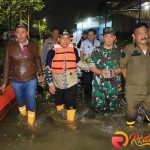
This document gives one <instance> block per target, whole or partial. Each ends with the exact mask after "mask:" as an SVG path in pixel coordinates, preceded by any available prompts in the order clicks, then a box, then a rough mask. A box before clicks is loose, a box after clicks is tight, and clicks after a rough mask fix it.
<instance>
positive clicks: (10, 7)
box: [0, 0, 45, 25]
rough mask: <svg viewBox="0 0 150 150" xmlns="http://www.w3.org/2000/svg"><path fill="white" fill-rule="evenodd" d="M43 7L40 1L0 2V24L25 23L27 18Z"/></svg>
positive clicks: (5, 0)
mask: <svg viewBox="0 0 150 150" xmlns="http://www.w3.org/2000/svg"><path fill="white" fill-rule="evenodd" d="M44 7H45V5H44V2H43V1H42V0H0V24H10V23H11V25H13V24H17V23H19V22H21V23H24V22H27V16H28V14H29V13H30V14H31V13H33V12H35V11H41V10H42V9H43V8H44Z"/></svg>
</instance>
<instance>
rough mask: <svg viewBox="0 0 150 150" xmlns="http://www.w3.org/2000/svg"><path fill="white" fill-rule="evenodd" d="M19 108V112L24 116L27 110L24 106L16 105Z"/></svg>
mask: <svg viewBox="0 0 150 150" xmlns="http://www.w3.org/2000/svg"><path fill="white" fill-rule="evenodd" d="M18 108H19V112H20V114H21V115H22V116H26V115H27V110H26V106H22V107H18Z"/></svg>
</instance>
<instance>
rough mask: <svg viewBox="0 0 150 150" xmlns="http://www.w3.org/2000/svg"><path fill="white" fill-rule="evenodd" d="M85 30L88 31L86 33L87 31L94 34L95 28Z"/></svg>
mask: <svg viewBox="0 0 150 150" xmlns="http://www.w3.org/2000/svg"><path fill="white" fill-rule="evenodd" d="M87 32H88V33H89V32H93V33H94V34H96V30H95V29H89V30H88V31H87Z"/></svg>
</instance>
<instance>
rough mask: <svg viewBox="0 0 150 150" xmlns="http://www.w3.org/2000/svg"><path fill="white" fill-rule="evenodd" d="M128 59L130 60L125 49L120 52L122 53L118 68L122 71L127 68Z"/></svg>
mask: <svg viewBox="0 0 150 150" xmlns="http://www.w3.org/2000/svg"><path fill="white" fill-rule="evenodd" d="M129 58H130V53H129V50H128V49H127V48H126V47H125V48H124V49H123V50H122V53H121V58H120V68H122V69H125V68H127V66H128V62H129Z"/></svg>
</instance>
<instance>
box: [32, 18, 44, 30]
mask: <svg viewBox="0 0 150 150" xmlns="http://www.w3.org/2000/svg"><path fill="white" fill-rule="evenodd" d="M32 27H33V28H34V29H35V30H38V31H39V30H40V32H41V33H45V31H46V30H47V25H46V24H45V23H43V22H39V21H34V24H33V26H32Z"/></svg>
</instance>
